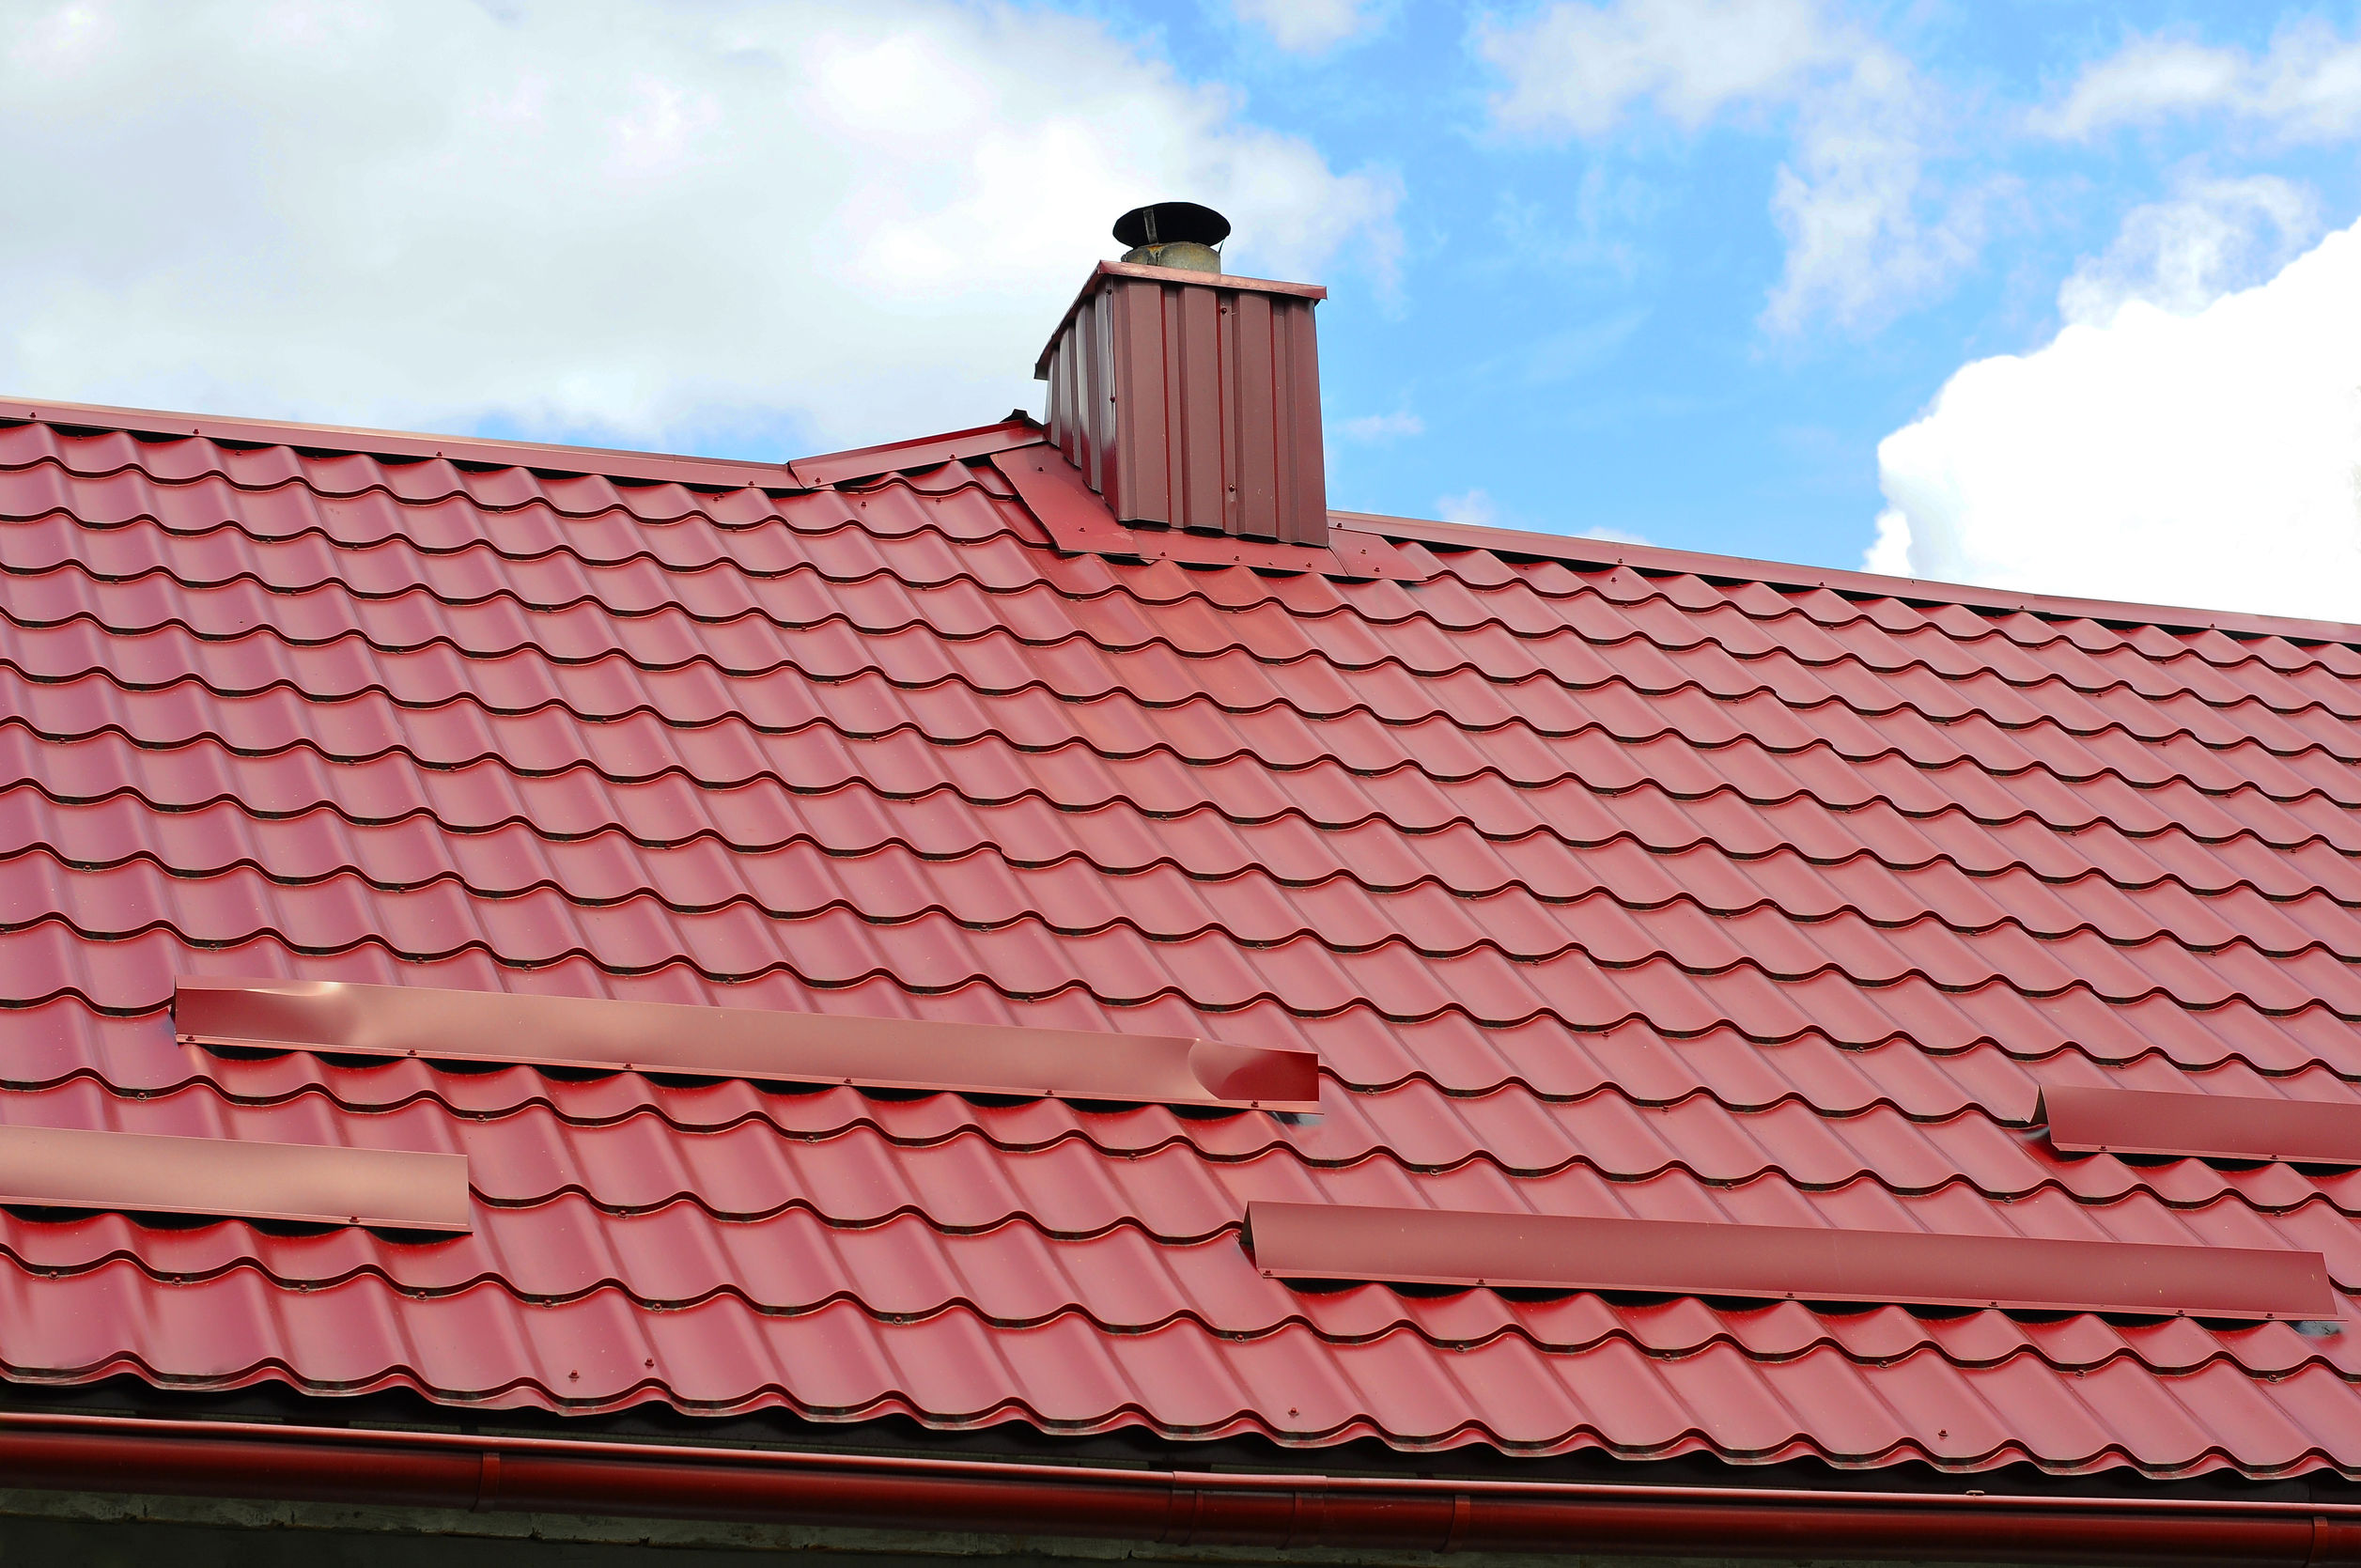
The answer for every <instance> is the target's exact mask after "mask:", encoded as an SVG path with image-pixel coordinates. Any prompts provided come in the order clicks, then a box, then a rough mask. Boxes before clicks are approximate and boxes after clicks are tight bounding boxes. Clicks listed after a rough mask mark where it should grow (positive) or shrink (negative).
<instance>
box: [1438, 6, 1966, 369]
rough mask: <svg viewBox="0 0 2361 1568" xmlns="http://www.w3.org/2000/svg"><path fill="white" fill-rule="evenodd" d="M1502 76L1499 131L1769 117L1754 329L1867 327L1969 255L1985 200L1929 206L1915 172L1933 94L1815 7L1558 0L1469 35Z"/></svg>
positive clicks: (1919, 168) (1944, 277) (1916, 297)
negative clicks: (1789, 120) (1779, 154)
mask: <svg viewBox="0 0 2361 1568" xmlns="http://www.w3.org/2000/svg"><path fill="white" fill-rule="evenodd" d="M1476 42H1477V48H1478V50H1479V51H1480V52H1481V53H1482V54H1483V56H1484V57H1485V58H1486V59H1487V60H1489V61H1490V62H1491V63H1492V65H1493V66H1494V67H1496V68H1497V69H1498V70H1499V72H1500V73H1501V75H1502V77H1503V78H1504V79H1505V81H1506V84H1507V88H1506V90H1505V91H1504V92H1502V93H1500V94H1499V95H1498V96H1497V97H1495V99H1494V100H1493V115H1494V117H1495V119H1496V120H1497V122H1498V123H1499V125H1500V126H1502V127H1503V128H1505V129H1507V130H1510V131H1514V132H1525V133H1528V134H1540V135H1549V134H1557V135H1576V136H1586V137H1599V136H1604V135H1606V134H1608V133H1609V132H1614V131H1616V130H1617V129H1618V128H1620V127H1622V126H1623V125H1624V124H1625V122H1626V121H1627V120H1629V119H1630V118H1631V117H1632V116H1634V115H1636V114H1637V113H1638V112H1639V111H1640V110H1641V109H1643V108H1653V109H1654V111H1655V112H1656V113H1657V114H1659V115H1661V116H1663V117H1665V118H1666V119H1668V120H1670V121H1671V122H1672V123H1673V124H1674V125H1676V126H1679V127H1681V128H1683V129H1685V130H1688V131H1692V132H1694V131H1697V130H1700V129H1701V128H1702V127H1704V126H1705V125H1707V124H1708V123H1710V122H1712V121H1714V120H1716V119H1717V118H1721V117H1724V116H1729V115H1732V114H1743V113H1744V112H1747V111H1755V112H1758V113H1760V112H1764V111H1769V110H1774V109H1776V110H1782V111H1790V112H1792V114H1793V116H1794V126H1795V129H1794V147H1793V149H1792V151H1791V155H1790V157H1789V159H1788V160H1787V162H1786V163H1782V164H1781V165H1780V167H1779V172H1778V174H1777V176H1776V177H1775V179H1774V184H1773V189H1772V193H1771V213H1772V217H1773V220H1774V221H1775V222H1776V223H1777V224H1778V225H1779V231H1780V233H1781V234H1782V235H1783V236H1784V237H1785V239H1786V241H1787V256H1786V264H1785V269H1784V272H1783V273H1782V275H1781V277H1780V279H1779V283H1778V284H1777V285H1776V286H1775V287H1773V289H1772V290H1771V293H1770V295H1769V298H1768V300H1767V301H1766V303H1765V304H1764V307H1763V326H1764V327H1765V328H1767V329H1769V330H1770V331H1772V332H1774V333H1777V334H1789V335H1792V334H1798V333H1800V332H1802V331H1803V330H1804V329H1805V328H1806V327H1807V326H1809V325H1810V324H1811V323H1812V322H1813V321H1815V320H1823V319H1825V320H1829V321H1833V322H1835V323H1836V324H1837V325H1839V326H1841V327H1846V328H1852V329H1856V330H1866V329H1869V328H1873V327H1876V326H1879V325H1882V324H1883V323H1884V322H1885V321H1886V320H1887V319H1888V318H1891V317H1892V316H1893V315H1894V314H1895V313H1896V312H1898V311H1900V310H1902V309H1903V308H1905V307H1907V306H1909V305H1911V304H1913V303H1918V302H1919V301H1920V300H1922V299H1925V298H1927V297H1929V296H1932V295H1933V294H1934V293H1936V292H1938V291H1939V290H1940V289H1941V288H1943V287H1945V286H1947V285H1948V284H1949V282H1950V281H1951V280H1952V279H1953V278H1954V277H1955V276H1957V274H1958V273H1959V272H1961V271H1962V270H1963V269H1964V268H1965V266H1966V265H1967V264H1968V263H1969V262H1970V261H1972V260H1973V259H1974V257H1975V254H1976V251H1977V250H1978V248H1979V247H1980V244H1981V243H1982V239H1983V223H1982V218H1983V210H1984V205H1985V198H1986V197H1987V196H1988V194H1990V193H1989V191H1988V190H1984V189H1978V190H1971V191H1968V192H1965V193H1964V194H1956V195H1953V196H1950V197H1949V198H1947V199H1943V200H1937V199H1935V196H1934V194H1931V192H1930V182H1929V180H1928V178H1927V174H1926V169H1927V165H1928V163H1929V162H1930V158H1931V144H1932V143H1933V142H1934V139H1935V131H1936V123H1935V122H1936V117H1937V113H1936V112H1937V97H1938V95H1936V94H1935V93H1934V90H1933V89H1932V87H1931V86H1930V85H1929V84H1928V83H1927V82H1926V81H1925V80H1924V79H1923V78H1922V77H1920V76H1919V75H1918V73H1917V72H1916V71H1915V70H1912V68H1911V66H1910V63H1909V62H1908V61H1907V60H1905V59H1903V57H1902V56H1901V55H1899V54H1896V53H1895V52H1894V51H1892V50H1891V49H1889V48H1887V46H1886V45H1884V44H1882V43H1880V42H1878V41H1877V40H1876V39H1873V38H1871V37H1870V36H1868V35H1867V34H1865V33H1863V32H1862V31H1860V30H1859V29H1858V28H1856V27H1853V26H1850V25H1846V24H1843V23H1838V22H1835V21H1832V20H1831V19H1830V18H1829V16H1828V15H1827V13H1826V11H1825V9H1824V8H1823V7H1822V6H1821V5H1820V4H1818V3H1817V0H1608V3H1605V4H1587V3H1583V0H1560V3H1558V4H1556V5H1553V6H1551V7H1550V8H1547V9H1546V10H1544V11H1543V12H1541V13H1540V14H1539V15H1537V16H1535V17H1534V18H1533V19H1531V20H1530V21H1529V22H1527V23H1522V24H1519V25H1515V26H1503V25H1501V24H1499V23H1494V22H1490V21H1487V22H1485V23H1482V24H1481V25H1480V26H1479V27H1478V29H1477V35H1476Z"/></svg>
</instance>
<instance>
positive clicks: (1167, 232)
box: [1115, 201, 1230, 250]
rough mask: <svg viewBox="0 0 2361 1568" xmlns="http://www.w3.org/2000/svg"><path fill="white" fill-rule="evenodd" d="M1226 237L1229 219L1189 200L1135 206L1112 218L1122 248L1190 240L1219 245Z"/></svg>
mask: <svg viewBox="0 0 2361 1568" xmlns="http://www.w3.org/2000/svg"><path fill="white" fill-rule="evenodd" d="M1228 238H1230V220H1229V219H1227V218H1225V217H1223V216H1222V215H1221V214H1220V213H1219V212H1216V211H1215V210H1213V209H1212V208H1210V207H1200V206H1198V205H1197V204H1196V203H1195V202H1193V201H1159V202H1156V203H1154V204H1152V205H1150V206H1147V207H1135V208H1133V209H1132V210H1130V211H1128V212H1126V213H1125V214H1124V215H1123V216H1122V217H1120V218H1117V219H1116V220H1115V239H1116V240H1117V241H1119V242H1120V243H1121V244H1122V245H1123V246H1124V247H1125V248H1126V249H1128V250H1137V249H1139V248H1140V247H1141V246H1142V245H1172V244H1180V243H1185V242H1190V241H1193V242H1195V243H1197V244H1200V245H1219V243H1221V241H1224V240H1227V239H1228Z"/></svg>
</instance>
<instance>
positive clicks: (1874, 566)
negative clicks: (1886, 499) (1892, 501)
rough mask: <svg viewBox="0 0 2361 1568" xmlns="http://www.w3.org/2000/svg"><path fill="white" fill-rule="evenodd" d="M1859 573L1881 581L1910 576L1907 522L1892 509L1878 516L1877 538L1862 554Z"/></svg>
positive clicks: (1900, 514)
mask: <svg viewBox="0 0 2361 1568" xmlns="http://www.w3.org/2000/svg"><path fill="white" fill-rule="evenodd" d="M1861 569H1862V570H1863V571H1873V572H1875V573H1876V574H1877V575H1878V576H1880V577H1908V576H1909V575H1910V520H1909V519H1908V518H1906V517H1903V515H1902V513H1901V512H1900V511H1899V510H1897V509H1895V508H1894V507H1891V506H1888V507H1887V508H1886V509H1885V510H1884V511H1882V512H1880V513H1878V514H1877V537H1876V538H1874V539H1872V540H1871V541H1870V547H1869V549H1867V550H1865V551H1862V552H1861Z"/></svg>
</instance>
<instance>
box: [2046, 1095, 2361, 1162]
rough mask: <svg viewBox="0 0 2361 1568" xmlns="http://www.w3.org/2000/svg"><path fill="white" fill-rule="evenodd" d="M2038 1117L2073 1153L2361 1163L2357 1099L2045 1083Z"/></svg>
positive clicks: (2053, 1138) (2051, 1136) (2060, 1144)
mask: <svg viewBox="0 0 2361 1568" xmlns="http://www.w3.org/2000/svg"><path fill="white" fill-rule="evenodd" d="M2038 1115H2039V1117H2040V1119H2041V1120H2042V1121H2043V1122H2046V1123H2047V1124H2048V1125H2049V1141H2050V1142H2051V1143H2053V1144H2055V1145H2056V1146H2057V1147H2058V1148H2060V1149H2065V1150H2069V1151H2072V1152H2075V1153H2082V1154H2092V1153H2095V1154H2119V1155H2195V1156H2198V1157H2202V1158H2207V1159H2291V1160H2314V1161H2321V1162H2324V1163H2329V1164H2338V1165H2361V1101H2353V1100H2346V1101H2343V1102H2337V1101H2323V1100H2290V1099H2262V1098H2259V1097H2255V1096H2250V1095H2239V1094H2172V1093H2167V1092H2158V1091H2151V1090H2137V1089H2096V1088H2089V1087H2078V1086H2069V1085H2059V1084H2044V1085H2043V1088H2042V1103H2041V1110H2040V1111H2039V1112H2038Z"/></svg>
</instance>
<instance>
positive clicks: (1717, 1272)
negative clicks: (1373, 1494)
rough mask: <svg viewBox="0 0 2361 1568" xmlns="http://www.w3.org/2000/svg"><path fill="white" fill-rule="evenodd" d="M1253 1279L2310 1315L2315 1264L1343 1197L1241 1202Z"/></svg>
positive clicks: (2328, 1312) (2319, 1263)
mask: <svg viewBox="0 0 2361 1568" xmlns="http://www.w3.org/2000/svg"><path fill="white" fill-rule="evenodd" d="M1246 1227H1247V1234H1248V1237H1249V1245H1250V1249H1251V1250H1252V1252H1253V1254H1254V1264H1255V1267H1256V1269H1257V1270H1258V1271H1259V1272H1260V1273H1261V1274H1262V1276H1263V1278H1265V1279H1266V1280H1346V1281H1386V1282H1389V1283H1397V1284H1436V1285H1478V1286H1485V1287H1489V1288H1492V1289H1500V1288H1509V1289H1537V1290H1630V1291H1646V1292H1650V1293H1660V1294H1663V1295H1668V1296H1750V1297H1754V1298H1758V1299H1763V1300H1773V1301H1777V1300H1802V1301H1863V1302H1872V1303H1877V1304H1895V1305H1899V1304H1902V1303H1905V1302H1906V1303H1911V1304H1914V1305H1927V1306H1941V1307H1966V1308H1971V1309H1972V1308H1980V1307H1981V1308H1996V1309H2000V1310H2003V1311H2007V1310H2020V1311H2034V1312H2127V1313H2133V1312H2136V1313H2141V1314H2149V1315H2160V1316H2165V1317H2176V1316H2179V1317H2220V1318H2249V1319H2258V1320H2262V1319H2281V1320H2292V1321H2298V1322H2307V1321H2318V1320H2322V1319H2327V1318H2334V1317H2337V1316H2338V1315H2339V1312H2338V1294H2337V1289H2336V1286H2335V1285H2334V1284H2333V1283H2331V1282H2330V1281H2329V1278H2328V1265H2327V1260H2326V1258H2324V1257H2323V1256H2322V1254H2320V1253H2318V1252H2301V1251H2295V1250H2278V1249H2272V1248H2247V1247H2189V1246H2165V1245H2158V1244H2155V1243H2150V1242H2131V1241H2059V1240H2050V1239H2047V1238H2041V1237H2034V1236H2022V1235H1937V1234H1930V1233H1928V1232H1924V1231H1851V1230H1835V1229H1821V1228H1816V1227H1811V1226H1800V1225H1739V1224H1729V1223H1716V1222H1701V1221H1696V1220H1685V1219H1590V1218H1580V1217H1575V1216H1566V1215H1544V1214H1533V1213H1530V1212H1528V1213H1523V1214H1498V1213H1478V1212H1471V1211H1464V1210H1453V1209H1405V1208H1380V1207H1375V1206H1372V1207H1361V1206H1359V1205H1354V1204H1344V1203H1263V1202H1254V1203H1249V1204H1247V1212H1246Z"/></svg>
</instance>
